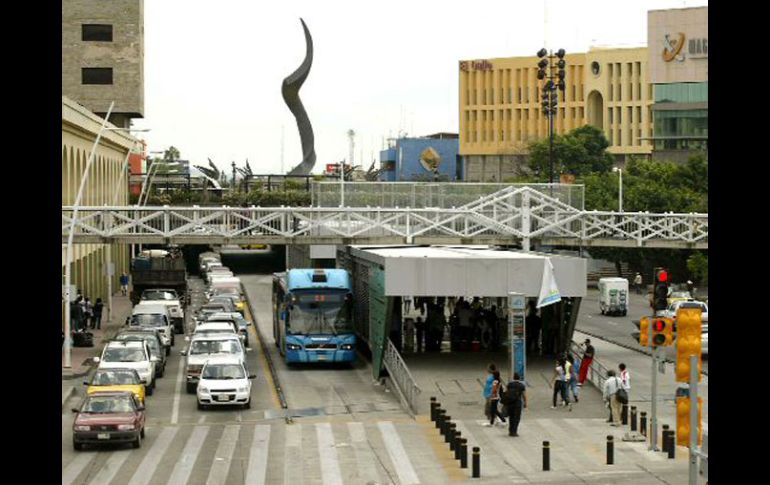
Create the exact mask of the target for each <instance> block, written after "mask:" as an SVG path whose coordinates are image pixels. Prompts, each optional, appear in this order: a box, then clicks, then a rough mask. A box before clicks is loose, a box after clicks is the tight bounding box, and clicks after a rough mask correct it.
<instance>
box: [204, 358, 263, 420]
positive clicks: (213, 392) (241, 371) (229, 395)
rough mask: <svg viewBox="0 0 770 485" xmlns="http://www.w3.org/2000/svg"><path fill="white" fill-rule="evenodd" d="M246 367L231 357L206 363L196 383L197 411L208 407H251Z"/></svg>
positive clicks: (249, 377)
mask: <svg viewBox="0 0 770 485" xmlns="http://www.w3.org/2000/svg"><path fill="white" fill-rule="evenodd" d="M255 377H256V375H253V374H252V375H249V374H248V373H247V372H246V367H245V366H244V365H243V363H241V361H240V360H239V359H236V358H232V357H220V358H212V359H209V360H207V361H206V364H205V365H204V366H203V370H202V371H201V376H200V380H199V381H198V392H197V394H198V409H205V408H206V407H208V406H224V405H227V406H231V405H241V406H243V407H244V408H245V409H249V408H250V407H251V379H254V378H255Z"/></svg>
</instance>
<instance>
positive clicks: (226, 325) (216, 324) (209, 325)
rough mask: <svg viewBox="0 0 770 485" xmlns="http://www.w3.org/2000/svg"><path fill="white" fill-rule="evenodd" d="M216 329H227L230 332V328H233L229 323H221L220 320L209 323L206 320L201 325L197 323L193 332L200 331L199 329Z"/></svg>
mask: <svg viewBox="0 0 770 485" xmlns="http://www.w3.org/2000/svg"><path fill="white" fill-rule="evenodd" d="M218 327H219V328H229V329H230V330H232V328H233V326H232V325H231V324H230V323H228V322H223V321H221V320H220V321H218V322H210V321H208V320H206V321H205V322H203V323H199V324H198V326H197V327H195V331H196V332H197V331H198V329H201V328H202V329H203V330H205V329H207V328H218Z"/></svg>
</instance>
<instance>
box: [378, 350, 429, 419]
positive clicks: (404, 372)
mask: <svg viewBox="0 0 770 485" xmlns="http://www.w3.org/2000/svg"><path fill="white" fill-rule="evenodd" d="M382 362H383V364H385V369H387V371H388V374H389V375H390V379H391V380H392V381H393V383H394V384H395V386H396V390H397V392H398V393H399V394H400V396H399V397H400V398H401V400H402V401H404V402H403V403H402V404H404V405H405V407H407V409H408V410H409V412H410V414H411V415H412V416H415V415H417V402H418V400H419V398H420V393H421V392H422V390H420V387H419V386H418V385H417V383H415V382H414V378H413V377H412V373H411V372H409V368H408V367H407V366H406V363H405V362H404V359H403V358H401V354H399V353H398V349H396V346H395V345H393V342H392V341H391V340H390V339H388V345H387V347H386V348H385V354H384V356H383V359H382Z"/></svg>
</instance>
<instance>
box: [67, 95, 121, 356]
mask: <svg viewBox="0 0 770 485" xmlns="http://www.w3.org/2000/svg"><path fill="white" fill-rule="evenodd" d="M114 106H115V101H112V102H111V103H110V108H109V109H108V110H107V115H106V116H105V117H104V121H103V122H102V126H101V128H100V129H99V133H98V134H97V135H96V140H95V141H94V144H93V146H92V147H91V153H90V154H89V155H88V161H87V162H86V167H85V170H84V171H83V178H82V179H81V180H80V188H79V189H78V193H77V196H75V203H74V204H73V206H72V219H71V220H70V228H69V234H68V235H67V255H66V257H65V265H64V368H65V369H72V335H70V323H71V322H70V319H71V318H72V313H71V311H70V296H71V295H70V290H71V289H70V285H71V284H72V273H71V266H72V241H73V240H74V237H75V222H76V221H77V218H78V206H80V201H81V199H82V198H83V192H84V190H85V187H86V182H88V173H89V169H90V168H91V164H92V163H93V161H94V155H95V154H96V147H98V146H99V142H100V141H101V139H102V133H104V129H105V128H106V127H107V123H108V121H107V120H109V119H110V115H111V114H112V108H113V107H114Z"/></svg>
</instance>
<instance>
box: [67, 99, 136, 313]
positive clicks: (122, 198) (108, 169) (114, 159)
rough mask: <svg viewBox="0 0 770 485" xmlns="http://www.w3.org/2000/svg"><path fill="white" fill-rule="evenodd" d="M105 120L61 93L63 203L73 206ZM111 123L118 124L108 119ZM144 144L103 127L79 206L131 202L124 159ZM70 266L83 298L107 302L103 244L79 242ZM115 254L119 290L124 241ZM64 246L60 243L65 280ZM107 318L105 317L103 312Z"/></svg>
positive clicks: (125, 252)
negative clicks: (104, 129)
mask: <svg viewBox="0 0 770 485" xmlns="http://www.w3.org/2000/svg"><path fill="white" fill-rule="evenodd" d="M102 122H103V119H102V118H99V117H98V116H96V115H95V114H93V113H91V112H90V111H88V110H87V109H85V108H84V107H83V106H80V105H79V104H78V103H75V102H74V101H72V100H71V99H68V98H66V97H62V156H61V173H62V206H67V205H73V204H74V202H75V197H76V196H77V192H78V189H79V187H80V183H81V181H82V179H83V175H84V173H85V168H86V164H87V161H88V157H89V154H90V153H91V150H92V148H93V144H94V141H95V140H96V137H97V135H98V133H99V130H100V128H101V125H102ZM107 126H108V127H112V128H115V125H113V124H111V123H108V125H107ZM140 149H141V142H140V141H139V140H137V139H136V138H134V137H132V136H129V135H128V133H127V132H125V131H104V132H103V134H102V138H101V140H100V142H99V145H98V146H97V147H96V150H95V153H94V160H93V162H92V164H91V168H90V170H89V176H88V180H87V182H86V187H85V189H84V192H83V198H82V200H81V203H80V205H81V206H101V205H105V204H107V205H128V175H127V174H126V173H124V174H123V176H122V177H121V170H125V168H124V167H125V166H126V164H125V160H126V159H127V156H128V153H129V151H131V150H136V151H138V150H140ZM73 247H74V252H73V259H72V261H73V264H72V273H71V274H72V284H73V285H76V286H77V288H78V290H80V291H81V292H82V293H83V296H87V297H89V298H91V301H92V302H94V301H96V298H101V299H102V300H103V301H104V302H105V303H106V301H107V280H106V267H105V261H106V259H105V258H106V253H107V245H104V244H75V245H74V246H73ZM111 257H112V261H113V263H114V265H115V271H114V274H113V275H112V277H111V278H112V288H113V291H115V290H116V289H119V288H120V286H119V277H120V274H121V272H122V271H126V272H128V265H129V251H128V247H127V246H126V245H125V244H113V245H112V248H111ZM65 262H66V245H65V244H62V284H64V265H65ZM105 318H106V316H105Z"/></svg>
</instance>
